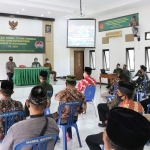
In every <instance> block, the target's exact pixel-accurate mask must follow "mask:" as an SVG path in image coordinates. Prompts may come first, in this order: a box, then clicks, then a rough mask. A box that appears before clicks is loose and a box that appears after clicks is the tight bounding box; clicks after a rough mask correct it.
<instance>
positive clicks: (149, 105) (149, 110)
mask: <svg viewBox="0 0 150 150" xmlns="http://www.w3.org/2000/svg"><path fill="white" fill-rule="evenodd" d="M147 107H148V108H147V114H148V113H150V104H148V105H147Z"/></svg>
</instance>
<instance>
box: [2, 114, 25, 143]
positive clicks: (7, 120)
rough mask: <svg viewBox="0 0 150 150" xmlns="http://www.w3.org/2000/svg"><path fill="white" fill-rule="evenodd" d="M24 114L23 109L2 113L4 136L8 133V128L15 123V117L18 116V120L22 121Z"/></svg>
mask: <svg viewBox="0 0 150 150" xmlns="http://www.w3.org/2000/svg"><path fill="white" fill-rule="evenodd" d="M23 116H24V113H23V112H22V111H10V112H5V113H2V114H0V118H2V119H3V121H4V136H5V135H6V134H7V131H8V129H9V128H10V127H11V126H12V125H13V124H14V123H15V118H16V117H18V120H17V121H20V120H23ZM0 142H1V141H0Z"/></svg>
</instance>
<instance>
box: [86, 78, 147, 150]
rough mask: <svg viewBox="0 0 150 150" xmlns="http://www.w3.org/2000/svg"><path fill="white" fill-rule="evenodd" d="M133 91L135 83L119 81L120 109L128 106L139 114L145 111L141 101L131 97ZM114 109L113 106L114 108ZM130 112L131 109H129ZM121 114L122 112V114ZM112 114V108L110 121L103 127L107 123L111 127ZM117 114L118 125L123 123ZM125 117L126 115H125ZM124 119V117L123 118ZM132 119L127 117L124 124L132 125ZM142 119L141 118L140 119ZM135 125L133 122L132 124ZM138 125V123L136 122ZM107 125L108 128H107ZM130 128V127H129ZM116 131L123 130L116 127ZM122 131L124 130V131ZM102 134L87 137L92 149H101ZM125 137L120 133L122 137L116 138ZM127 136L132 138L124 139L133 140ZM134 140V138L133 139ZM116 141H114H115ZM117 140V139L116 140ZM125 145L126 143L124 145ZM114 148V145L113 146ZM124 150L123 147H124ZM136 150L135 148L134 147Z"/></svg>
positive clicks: (109, 113) (109, 112)
mask: <svg viewBox="0 0 150 150" xmlns="http://www.w3.org/2000/svg"><path fill="white" fill-rule="evenodd" d="M133 91H134V85H133V83H131V82H126V81H120V82H119V86H118V90H117V96H118V97H120V99H121V100H120V102H119V105H118V110H119V107H124V108H127V109H131V110H134V111H135V112H138V113H139V114H142V113H143V111H144V110H143V107H142V106H141V104H140V103H138V102H134V101H133V100H132V99H131V97H132V94H133ZM112 109H113V108H112ZM116 110H117V106H116ZM129 112H130V111H129ZM118 113H119V112H118ZM120 115H121V114H120ZM110 116H111V110H110V111H108V121H105V122H104V123H103V124H102V125H103V126H102V127H104V126H106V123H107V127H110V126H109V125H110V124H109V118H110ZM118 117H119V115H118ZM118 117H117V116H116V117H115V118H114V120H117V119H120V120H118V125H119V123H121V122H120V121H121V118H120V117H119V118H118ZM124 117H125V115H124ZM122 119H123V118H122ZM130 120H132V119H126V120H124V121H125V122H126V124H124V123H123V124H124V125H127V124H129V125H131V124H130ZM134 121H135V122H137V121H138V119H137V118H136V119H135V120H134ZM140 121H141V120H140ZM132 125H133V124H132ZM135 125H136V124H135ZM116 126H117V124H116ZM107 127H106V130H107ZM113 128H115V126H112V129H113ZM127 130H128V129H127ZM115 132H118V134H119V132H120V133H121V131H119V129H118V130H117V128H115V131H114V132H113V133H115ZM122 132H124V131H122ZM104 134H106V133H105V132H104ZM110 134H111V133H110ZM145 134H146V133H145ZM116 135H117V134H114V135H113V136H114V137H115V136H116ZM133 135H134V134H133ZM102 136H103V133H99V134H95V135H90V136H88V137H87V138H86V143H87V144H88V146H89V148H90V150H101V148H100V145H101V144H104V142H103V138H102ZM140 136H142V135H140ZM121 137H122V138H124V137H123V135H122V136H121V135H120V137H119V136H116V139H118V138H121ZM127 138H130V137H128V136H127V137H126V138H125V140H124V141H126V142H131V141H132V140H131V141H130V140H129V141H128V140H127ZM148 139H149V138H147V141H148ZM133 140H134V139H133ZM147 141H145V143H144V144H146V142H147ZM113 142H114V141H113ZM116 142H117V141H116ZM114 144H116V146H121V145H117V143H114ZM144 144H143V145H142V146H144ZM124 146H125V145H124ZM134 146H135V147H136V146H137V143H135V145H134ZM112 148H113V147H112ZM123 148H126V147H123ZM115 150H120V149H118V148H117V149H115ZM122 150H123V149H122ZM134 150H135V149H134Z"/></svg>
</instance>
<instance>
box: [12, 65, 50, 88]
mask: <svg viewBox="0 0 150 150" xmlns="http://www.w3.org/2000/svg"><path fill="white" fill-rule="evenodd" d="M41 70H44V71H47V72H48V77H47V82H48V83H49V82H50V77H49V74H50V71H49V68H48V67H39V68H32V67H30V68H14V76H13V82H14V84H15V85H18V86H23V85H37V84H39V82H40V81H39V75H40V71H41Z"/></svg>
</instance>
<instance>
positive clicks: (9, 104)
mask: <svg viewBox="0 0 150 150" xmlns="http://www.w3.org/2000/svg"><path fill="white" fill-rule="evenodd" d="M13 110H20V111H23V106H22V103H21V102H19V101H15V100H12V99H11V98H10V99H7V100H6V99H5V100H0V114H2V113H4V112H9V111H13ZM15 122H17V119H16V120H15ZM3 137H4V122H3V119H0V139H1V140H2V139H3Z"/></svg>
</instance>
